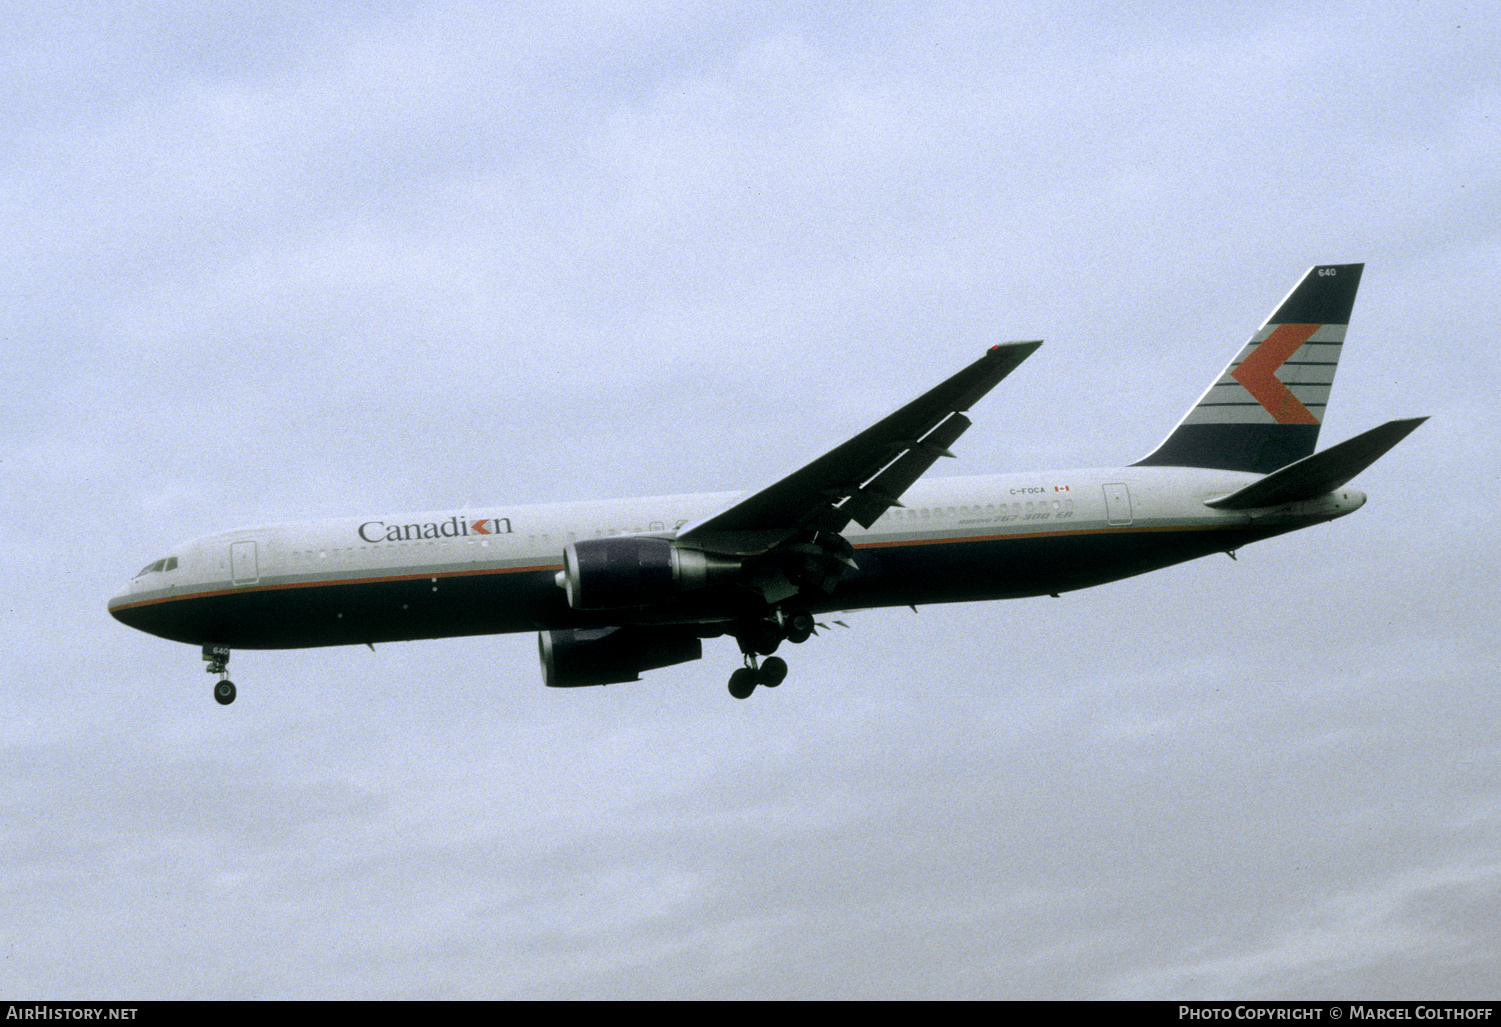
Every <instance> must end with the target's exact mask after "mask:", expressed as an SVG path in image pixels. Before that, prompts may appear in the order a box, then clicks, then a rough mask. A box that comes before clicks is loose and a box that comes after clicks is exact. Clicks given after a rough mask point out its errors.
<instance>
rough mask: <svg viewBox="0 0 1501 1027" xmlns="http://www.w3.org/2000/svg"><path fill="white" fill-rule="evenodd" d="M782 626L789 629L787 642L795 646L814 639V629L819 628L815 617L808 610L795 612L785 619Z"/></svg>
mask: <svg viewBox="0 0 1501 1027" xmlns="http://www.w3.org/2000/svg"><path fill="white" fill-rule="evenodd" d="M782 624H783V626H784V627H786V629H787V641H789V642H791V643H792V644H793V645H801V644H802V643H804V642H806V641H807V640H808V639H810V638H812V637H813V629H814V628H815V627H816V626H817V625H816V624H815V622H814V620H813V615H812V614H811V613H809V612H808V611H807V610H793V611H792V612H791V613H789V614H787V616H786V617H785V618H784V619H783V621H782Z"/></svg>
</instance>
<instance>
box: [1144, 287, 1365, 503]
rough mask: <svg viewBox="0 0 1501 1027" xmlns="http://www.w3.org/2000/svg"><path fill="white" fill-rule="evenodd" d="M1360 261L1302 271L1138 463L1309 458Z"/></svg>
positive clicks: (1238, 463)
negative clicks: (1255, 330) (1268, 314)
mask: <svg viewBox="0 0 1501 1027" xmlns="http://www.w3.org/2000/svg"><path fill="white" fill-rule="evenodd" d="M1363 270H1365V265H1364V264H1319V265H1316V266H1314V267H1311V268H1309V269H1308V273H1307V274H1306V275H1304V276H1303V280H1302V281H1300V282H1299V283H1298V284H1297V285H1295V286H1293V290H1292V292H1290V293H1288V294H1287V298H1286V299H1284V300H1283V301H1282V302H1281V303H1280V304H1279V305H1278V306H1277V309H1276V311H1275V312H1274V313H1273V314H1272V316H1271V317H1269V318H1267V320H1266V323H1265V324H1264V325H1262V326H1261V328H1260V329H1259V330H1258V331H1257V332H1256V334H1255V335H1253V336H1251V341H1250V342H1248V343H1246V344H1245V346H1243V347H1242V348H1241V350H1240V352H1239V353H1237V354H1236V356H1235V359H1234V360H1232V361H1231V362H1230V366H1229V367H1227V368H1225V370H1224V372H1223V373H1222V374H1221V375H1220V376H1219V377H1218V378H1216V379H1215V380H1214V383H1213V384H1212V385H1210V386H1209V388H1208V389H1207V390H1205V392H1204V395H1202V396H1200V397H1199V401H1198V402H1197V403H1196V404H1194V406H1193V409H1191V410H1190V411H1189V412H1188V413H1187V414H1186V415H1184V418H1183V420H1181V421H1179V422H1178V426H1177V427H1176V428H1174V429H1173V431H1172V433H1171V434H1170V435H1168V437H1167V438H1166V439H1164V440H1163V442H1162V445H1160V446H1158V447H1157V448H1156V449H1155V450H1153V451H1152V453H1151V454H1150V455H1148V456H1146V457H1143V458H1142V459H1141V460H1138V461H1137V462H1136V466H1138V467H1140V466H1156V465H1166V466H1170V467H1214V468H1219V469H1221V470H1227V471H1253V472H1255V473H1257V474H1270V473H1271V472H1272V471H1275V470H1276V469H1277V468H1279V467H1283V466H1285V465H1287V464H1290V463H1292V462H1293V461H1294V460H1301V459H1302V458H1304V457H1306V456H1308V455H1310V454H1311V453H1312V452H1313V450H1314V447H1315V446H1316V445H1317V444H1318V439H1319V426H1320V425H1321V424H1322V422H1323V420H1324V407H1325V405H1326V404H1327V403H1328V402H1329V390H1330V387H1331V386H1332V385H1333V384H1334V369H1335V365H1337V364H1338V363H1339V354H1340V350H1341V348H1342V347H1343V344H1344V341H1345V329H1346V327H1348V326H1349V323H1350V308H1351V307H1353V306H1354V305H1355V291H1356V290H1357V289H1358V288H1359V287H1360V273H1361V272H1362V271H1363Z"/></svg>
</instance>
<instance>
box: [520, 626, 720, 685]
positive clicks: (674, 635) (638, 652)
mask: <svg viewBox="0 0 1501 1027" xmlns="http://www.w3.org/2000/svg"><path fill="white" fill-rule="evenodd" d="M537 649H538V651H539V653H540V654H541V657H542V680H543V682H544V683H545V684H546V685H547V687H549V688H577V687H579V686H582V685H613V684H617V683H619V682H622V681H639V680H641V672H642V671H647V670H656V669H657V668H658V667H671V666H673V665H674V664H678V663H687V662H688V661H689V660H698V659H702V658H703V655H704V643H703V640H702V639H701V638H699V637H698V636H697V635H696V634H695V633H694V631H693V629H691V628H679V627H622V628H569V629H566V630H563V631H543V632H541V633H539V634H538V635H537Z"/></svg>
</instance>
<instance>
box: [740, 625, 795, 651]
mask: <svg viewBox="0 0 1501 1027" xmlns="http://www.w3.org/2000/svg"><path fill="white" fill-rule="evenodd" d="M785 637H786V634H785V633H784V632H783V631H782V626H781V625H780V624H778V623H777V622H776V621H774V620H763V621H757V622H756V624H755V626H754V627H753V628H751V630H750V632H749V633H748V634H747V636H746V641H747V642H748V643H749V644H750V648H751V651H752V652H754V653H755V654H756V655H757V656H770V655H771V654H772V653H774V652H776V651H777V646H779V645H781V644H782V639H783V638H785ZM742 648H743V647H742Z"/></svg>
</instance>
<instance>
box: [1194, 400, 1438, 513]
mask: <svg viewBox="0 0 1501 1027" xmlns="http://www.w3.org/2000/svg"><path fill="white" fill-rule="evenodd" d="M1426 420H1428V418H1426V417H1409V418H1407V419H1406V420H1402V421H1388V422H1386V423H1385V424H1383V425H1381V426H1380V427H1379V428H1372V429H1371V430H1370V431H1368V432H1362V433H1361V434H1359V435H1357V436H1355V437H1354V438H1353V439H1346V440H1345V441H1344V442H1341V443H1339V445H1337V446H1330V447H1329V448H1328V449H1326V450H1324V451H1323V452H1322V453H1315V454H1313V455H1312V456H1306V457H1304V458H1303V459H1302V460H1298V461H1296V462H1295V463H1290V464H1288V465H1287V466H1286V467H1284V468H1282V469H1281V470H1277V471H1273V472H1272V473H1271V474H1268V475H1267V476H1266V477H1265V478H1262V479H1261V480H1260V481H1256V482H1252V483H1251V484H1250V485H1247V486H1246V487H1245V488H1243V489H1240V490H1238V491H1235V492H1232V493H1230V494H1229V495H1228V496H1221V497H1220V498H1219V499H1211V500H1209V501H1208V502H1206V503H1205V504H1204V505H1205V506H1212V507H1214V508H1215V509H1217V510H1249V509H1251V508H1253V507H1260V506H1281V505H1282V504H1283V503H1297V502H1301V501H1302V500H1305V499H1315V498H1317V497H1319V496H1322V495H1325V494H1326V493H1329V492H1333V491H1334V490H1335V489H1337V488H1339V487H1340V486H1341V485H1343V484H1345V483H1346V482H1347V481H1349V480H1350V479H1351V478H1353V477H1355V476H1356V475H1357V474H1359V473H1360V472H1361V471H1363V470H1365V469H1366V468H1367V467H1369V466H1371V465H1372V464H1374V463H1375V462H1376V461H1377V460H1380V459H1381V458H1382V457H1383V456H1385V455H1386V452H1387V450H1389V449H1391V448H1392V447H1393V446H1395V445H1396V444H1397V443H1399V442H1401V441H1402V440H1403V439H1405V438H1407V436H1408V435H1409V434H1410V433H1411V432H1412V430H1413V429H1414V428H1416V427H1417V426H1418V425H1420V424H1422V423H1423V422H1424V421H1426Z"/></svg>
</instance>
